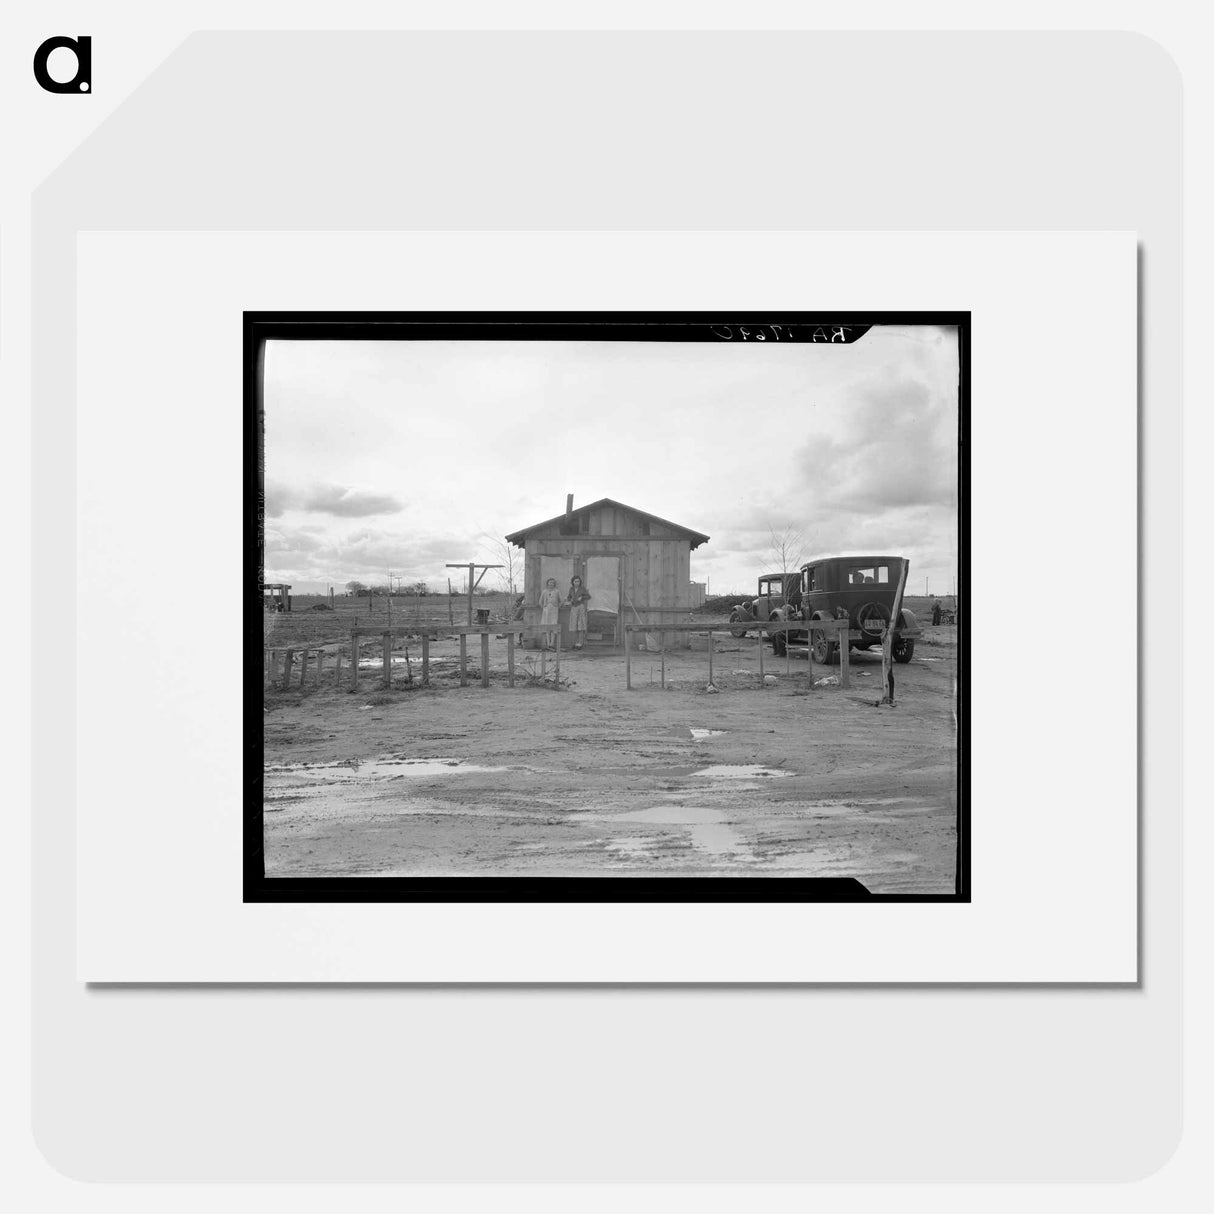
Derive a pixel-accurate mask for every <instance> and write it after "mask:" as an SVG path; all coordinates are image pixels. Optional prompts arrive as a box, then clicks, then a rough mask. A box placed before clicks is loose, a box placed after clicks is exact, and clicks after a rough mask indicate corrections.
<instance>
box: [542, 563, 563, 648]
mask: <svg viewBox="0 0 1214 1214" xmlns="http://www.w3.org/2000/svg"><path fill="white" fill-rule="evenodd" d="M560 619H561V592H560V591H559V590H558V589H557V588H556V578H554V577H550V578H549V579H548V580H547V581H546V582H545V583H544V589H543V590H541V591H540V627H541V628H542V629H543V630H544V648H545V649H553V648H555V646H556V640H555V637H556V629H557V628H558V627H560Z"/></svg>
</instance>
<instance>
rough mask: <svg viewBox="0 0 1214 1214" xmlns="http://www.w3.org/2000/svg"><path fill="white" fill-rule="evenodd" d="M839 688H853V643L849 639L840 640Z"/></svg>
mask: <svg viewBox="0 0 1214 1214" xmlns="http://www.w3.org/2000/svg"><path fill="white" fill-rule="evenodd" d="M839 686H840V687H850V686H851V643H850V642H849V641H848V639H847V637H841V638H840V639H839Z"/></svg>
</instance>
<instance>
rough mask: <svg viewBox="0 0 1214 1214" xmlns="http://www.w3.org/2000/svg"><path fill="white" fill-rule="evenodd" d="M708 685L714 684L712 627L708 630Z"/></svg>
mask: <svg viewBox="0 0 1214 1214" xmlns="http://www.w3.org/2000/svg"><path fill="white" fill-rule="evenodd" d="M708 685H709V686H710V687H711V686H712V629H711V628H710V629H709V630H708Z"/></svg>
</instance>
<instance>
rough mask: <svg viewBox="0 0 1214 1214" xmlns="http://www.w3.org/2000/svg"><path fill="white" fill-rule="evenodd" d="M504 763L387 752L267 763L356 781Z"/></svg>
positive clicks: (276, 771) (275, 771)
mask: <svg viewBox="0 0 1214 1214" xmlns="http://www.w3.org/2000/svg"><path fill="white" fill-rule="evenodd" d="M507 770H509V769H508V768H505V767H478V766H477V765H476V764H475V763H464V762H461V761H460V760H459V759H405V758H400V757H396V756H388V757H387V758H383V759H362V760H359V759H350V760H348V761H346V762H344V763H286V764H283V765H282V766H280V767H267V768H265V774H266V775H267V776H284V775H285V776H297V777H303V778H305V779H308V778H312V779H317V780H321V781H324V782H326V783H330V784H332V783H353V782H355V781H358V782H360V783H361V782H362V781H364V780H383V779H389V780H392V779H397V778H398V777H401V776H412V777H415V778H431V777H434V776H464V775H482V774H490V773H493V772H499V771H507Z"/></svg>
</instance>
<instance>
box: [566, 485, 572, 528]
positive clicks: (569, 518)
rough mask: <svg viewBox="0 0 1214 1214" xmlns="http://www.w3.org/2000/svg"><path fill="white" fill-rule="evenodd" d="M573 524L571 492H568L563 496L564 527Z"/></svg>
mask: <svg viewBox="0 0 1214 1214" xmlns="http://www.w3.org/2000/svg"><path fill="white" fill-rule="evenodd" d="M572 526H573V494H572V493H569V494H567V495H566V496H565V527H566V529H568V528H570V527H572Z"/></svg>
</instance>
